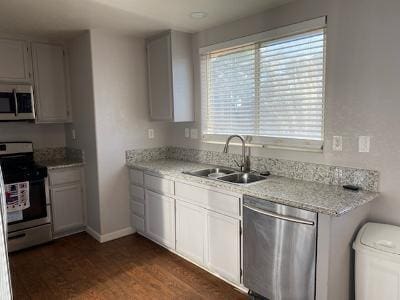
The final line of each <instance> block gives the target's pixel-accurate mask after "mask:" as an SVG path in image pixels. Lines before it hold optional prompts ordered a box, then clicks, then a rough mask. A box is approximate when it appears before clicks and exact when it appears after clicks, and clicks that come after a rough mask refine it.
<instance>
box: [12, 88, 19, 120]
mask: <svg viewBox="0 0 400 300" xmlns="http://www.w3.org/2000/svg"><path fill="white" fill-rule="evenodd" d="M13 95H14V105H15V116H18V99H17V91H16V90H15V89H13Z"/></svg>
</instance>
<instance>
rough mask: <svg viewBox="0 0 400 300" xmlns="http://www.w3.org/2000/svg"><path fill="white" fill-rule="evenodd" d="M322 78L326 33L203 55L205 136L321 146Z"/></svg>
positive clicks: (249, 44)
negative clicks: (253, 138) (304, 142)
mask: <svg viewBox="0 0 400 300" xmlns="http://www.w3.org/2000/svg"><path fill="white" fill-rule="evenodd" d="M324 74H325V29H324V28H320V29H313V30H311V31H307V32H302V33H296V34H292V35H285V37H283V38H274V39H269V40H264V41H257V42H253V43H246V44H245V45H239V46H233V47H229V48H224V49H217V50H214V51H208V52H206V53H203V54H202V94H203V102H204V103H203V104H205V113H204V114H203V134H205V135H229V134H242V135H249V136H253V137H258V138H266V139H264V140H267V141H269V142H272V143H273V142H276V141H277V140H279V141H280V142H282V141H285V142H288V141H289V142H290V141H292V140H296V141H308V142H309V143H308V144H310V141H314V144H316V145H319V147H320V146H321V145H322V141H323V128H324V126H323V125H324V124H323V121H324V98H325V94H324V89H325V87H324V85H325V84H324V83H325V77H324Z"/></svg>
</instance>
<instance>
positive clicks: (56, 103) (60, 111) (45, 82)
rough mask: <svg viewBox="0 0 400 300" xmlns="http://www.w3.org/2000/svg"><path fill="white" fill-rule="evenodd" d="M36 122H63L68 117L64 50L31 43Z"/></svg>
mask: <svg viewBox="0 0 400 300" xmlns="http://www.w3.org/2000/svg"><path fill="white" fill-rule="evenodd" d="M32 52H33V62H34V63H33V66H34V69H33V70H34V76H35V100H36V109H37V118H36V120H37V122H39V123H63V122H68V121H69V120H70V112H69V100H68V91H67V81H66V69H65V57H64V49H63V47H61V46H57V45H49V44H42V43H32Z"/></svg>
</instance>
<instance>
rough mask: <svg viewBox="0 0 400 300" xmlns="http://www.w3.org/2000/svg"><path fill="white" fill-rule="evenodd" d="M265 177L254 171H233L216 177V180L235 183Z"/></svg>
mask: <svg viewBox="0 0 400 300" xmlns="http://www.w3.org/2000/svg"><path fill="white" fill-rule="evenodd" d="M265 179H267V178H266V177H265V176H261V175H258V174H254V173H233V174H230V175H225V176H221V177H218V180H221V181H225V182H231V183H237V184H248V183H252V182H257V181H261V180H265Z"/></svg>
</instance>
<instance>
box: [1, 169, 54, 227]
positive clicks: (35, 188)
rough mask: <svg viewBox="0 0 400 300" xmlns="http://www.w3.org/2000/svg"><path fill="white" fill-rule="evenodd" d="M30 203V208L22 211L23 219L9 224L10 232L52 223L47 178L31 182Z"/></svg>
mask: <svg viewBox="0 0 400 300" xmlns="http://www.w3.org/2000/svg"><path fill="white" fill-rule="evenodd" d="M29 201H30V207H29V208H26V209H24V210H23V211H22V219H20V220H16V221H12V222H8V232H13V231H16V230H21V229H25V228H30V227H34V226H39V225H43V224H46V223H50V222H51V212H50V201H49V192H48V180H47V177H46V178H44V179H38V180H32V181H29Z"/></svg>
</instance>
